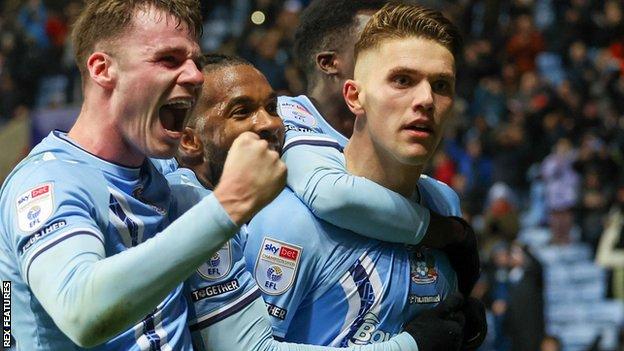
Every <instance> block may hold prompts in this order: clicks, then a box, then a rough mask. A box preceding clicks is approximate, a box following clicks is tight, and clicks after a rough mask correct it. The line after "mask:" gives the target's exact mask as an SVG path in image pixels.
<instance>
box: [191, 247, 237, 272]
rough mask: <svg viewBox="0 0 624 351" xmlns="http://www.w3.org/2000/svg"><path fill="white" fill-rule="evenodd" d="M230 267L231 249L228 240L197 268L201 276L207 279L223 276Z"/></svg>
mask: <svg viewBox="0 0 624 351" xmlns="http://www.w3.org/2000/svg"><path fill="white" fill-rule="evenodd" d="M231 269H232V251H231V249H230V242H229V241H228V242H226V243H225V245H223V246H222V247H221V248H220V249H219V251H217V252H215V253H214V255H212V257H210V260H208V262H206V263H204V264H202V265H201V266H199V268H197V273H199V275H200V276H202V278H204V279H207V280H217V279H220V278H223V277H225V276H226V275H227V274H228V273H230V270H231Z"/></svg>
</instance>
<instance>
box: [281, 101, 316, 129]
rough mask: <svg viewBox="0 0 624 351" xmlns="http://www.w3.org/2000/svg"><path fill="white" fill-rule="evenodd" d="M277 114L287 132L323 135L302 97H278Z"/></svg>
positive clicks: (313, 114) (312, 112)
mask: <svg viewBox="0 0 624 351" xmlns="http://www.w3.org/2000/svg"><path fill="white" fill-rule="evenodd" d="M277 113H278V114H279V116H280V117H281V118H282V119H283V120H284V124H285V125H286V130H287V131H296V132H297V131H298V132H303V133H323V131H322V129H321V127H320V126H319V121H318V118H319V117H320V116H316V115H315V113H314V111H312V110H311V109H310V108H309V107H307V106H306V103H305V102H304V96H303V95H301V96H297V97H291V96H280V97H278V99H277Z"/></svg>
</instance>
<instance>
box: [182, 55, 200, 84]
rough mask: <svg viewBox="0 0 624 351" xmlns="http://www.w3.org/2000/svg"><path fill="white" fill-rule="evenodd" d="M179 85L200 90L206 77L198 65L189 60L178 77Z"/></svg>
mask: <svg viewBox="0 0 624 351" xmlns="http://www.w3.org/2000/svg"><path fill="white" fill-rule="evenodd" d="M178 83H179V84H181V85H186V86H188V87H190V88H192V89H200V88H201V86H202V84H203V83H204V75H203V74H202V73H201V71H200V69H199V67H197V63H196V62H195V61H193V60H191V59H187V60H186V61H185V62H184V64H183V65H182V72H181V73H180V75H179V76H178Z"/></svg>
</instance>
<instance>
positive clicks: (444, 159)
mask: <svg viewBox="0 0 624 351" xmlns="http://www.w3.org/2000/svg"><path fill="white" fill-rule="evenodd" d="M432 166H433V172H432V174H433V177H434V178H435V179H437V180H439V181H441V182H443V183H445V184H447V185H451V184H452V182H453V177H455V175H456V174H457V170H456V167H455V163H453V160H451V159H450V157H449V156H448V154H447V153H446V152H444V150H438V151H437V152H436V153H435V154H434V155H433V164H432Z"/></svg>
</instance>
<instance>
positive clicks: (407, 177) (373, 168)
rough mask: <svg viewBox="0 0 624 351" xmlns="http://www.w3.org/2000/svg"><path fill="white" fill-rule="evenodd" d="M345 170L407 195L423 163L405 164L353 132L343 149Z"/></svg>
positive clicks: (360, 134)
mask: <svg viewBox="0 0 624 351" xmlns="http://www.w3.org/2000/svg"><path fill="white" fill-rule="evenodd" d="M344 154H345V158H346V161H347V170H348V171H349V173H351V174H353V175H356V176H360V177H364V178H367V179H370V180H372V181H374V182H375V183H377V184H380V185H382V186H383V187H385V188H388V189H390V190H392V191H395V192H397V193H399V194H401V195H403V196H404V197H407V198H410V197H412V195H413V194H414V192H415V191H416V186H417V182H418V178H420V174H421V173H422V171H423V166H414V165H406V164H404V163H401V162H399V161H398V160H397V159H396V158H394V157H393V156H392V155H390V154H389V153H388V152H386V151H385V150H383V149H381V148H379V147H376V146H375V145H374V144H373V143H371V142H370V138H368V137H367V136H366V135H364V134H363V133H362V132H359V133H358V131H355V132H354V133H353V136H351V139H350V140H349V143H348V144H347V147H346V148H345V151H344Z"/></svg>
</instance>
